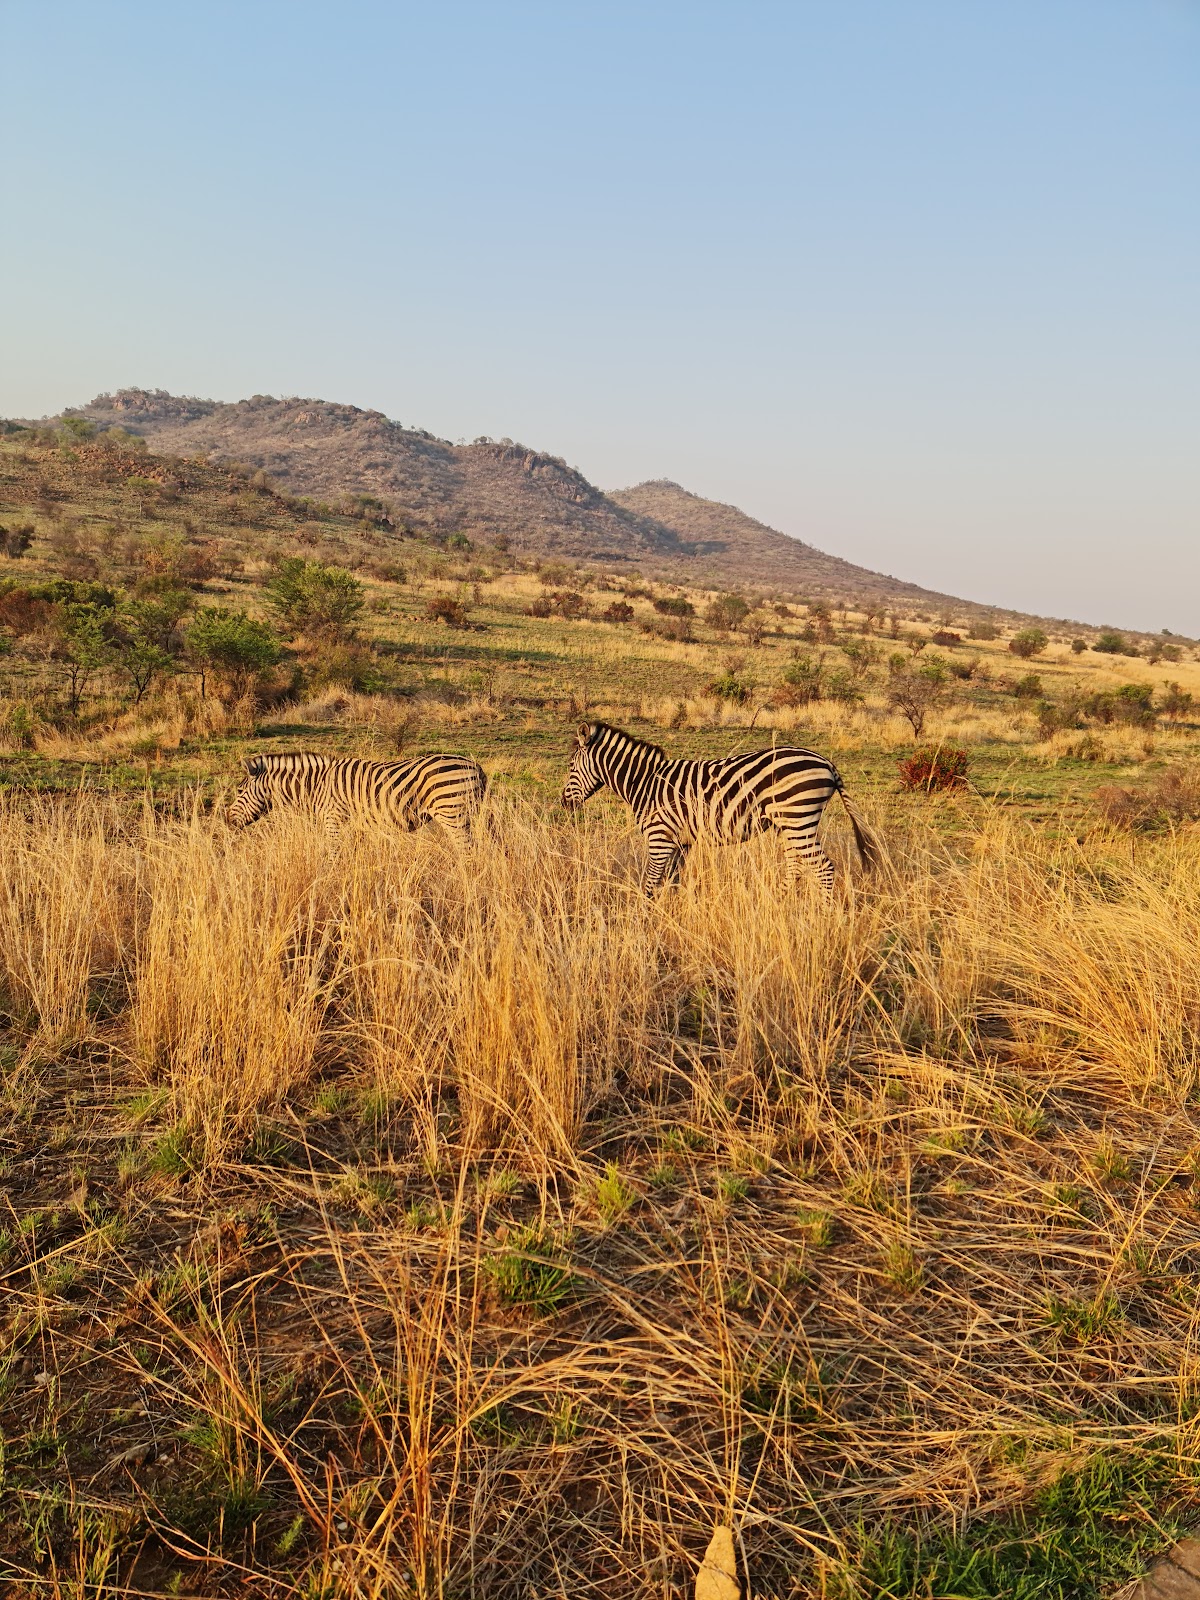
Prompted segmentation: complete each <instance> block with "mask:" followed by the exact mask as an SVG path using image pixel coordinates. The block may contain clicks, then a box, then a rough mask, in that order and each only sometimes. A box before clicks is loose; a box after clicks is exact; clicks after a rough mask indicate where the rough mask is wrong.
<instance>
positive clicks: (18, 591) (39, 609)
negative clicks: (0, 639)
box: [0, 581, 54, 638]
mask: <svg viewBox="0 0 1200 1600" xmlns="http://www.w3.org/2000/svg"><path fill="white" fill-rule="evenodd" d="M53 614H54V602H53V601H52V600H51V599H49V598H48V597H47V596H45V595H44V594H39V593H37V592H35V590H34V589H32V588H27V587H24V586H21V585H17V584H14V583H12V582H11V581H9V582H5V583H0V627H5V628H8V629H10V630H11V631H12V632H13V633H14V634H16V636H17V637H18V638H24V637H26V636H28V635H29V634H32V633H38V632H40V631H41V630H42V629H43V628H45V627H46V626H47V625H48V624H49V622H50V619H51V617H52V616H53Z"/></svg>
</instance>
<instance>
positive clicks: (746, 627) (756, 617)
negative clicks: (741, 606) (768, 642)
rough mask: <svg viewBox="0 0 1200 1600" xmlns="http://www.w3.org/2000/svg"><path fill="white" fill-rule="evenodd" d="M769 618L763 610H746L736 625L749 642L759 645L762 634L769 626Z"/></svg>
mask: <svg viewBox="0 0 1200 1600" xmlns="http://www.w3.org/2000/svg"><path fill="white" fill-rule="evenodd" d="M770 620H771V619H770V618H769V617H768V616H767V613H766V612H765V611H757V610H755V611H748V612H747V613H746V615H745V616H744V617H743V618H742V620H741V622H740V623H739V624H738V626H739V629H740V631H741V632H742V633H744V634H745V635H746V638H747V639H748V640H749V641H750V643H751V644H753V645H759V644H761V643H762V639H763V634H764V633H766V632H767V631H768V629H769V628H770Z"/></svg>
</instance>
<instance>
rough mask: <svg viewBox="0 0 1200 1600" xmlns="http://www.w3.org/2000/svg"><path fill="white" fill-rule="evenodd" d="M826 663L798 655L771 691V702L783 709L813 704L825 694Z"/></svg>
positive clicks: (784, 670) (820, 659) (819, 659)
mask: <svg viewBox="0 0 1200 1600" xmlns="http://www.w3.org/2000/svg"><path fill="white" fill-rule="evenodd" d="M824 675H825V664H824V660H823V659H822V658H818V659H817V660H816V661H814V660H813V658H812V657H811V656H802V655H798V656H796V657H795V659H794V660H793V661H792V662H791V663H790V664H789V665H788V666H786V667H785V668H784V669H783V677H782V681H781V682H780V683H779V684H778V685H777V686H776V687H775V688H774V689H773V690H772V691H771V704H772V705H773V706H777V707H779V708H781V709H785V708H789V707H793V706H807V705H812V704H813V703H814V702H815V701H817V700H820V699H821V697H822V695H823V694H824Z"/></svg>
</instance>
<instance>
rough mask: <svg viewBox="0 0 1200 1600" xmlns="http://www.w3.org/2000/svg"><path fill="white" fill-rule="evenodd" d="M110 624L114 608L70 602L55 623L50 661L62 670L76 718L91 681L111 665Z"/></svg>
mask: <svg viewBox="0 0 1200 1600" xmlns="http://www.w3.org/2000/svg"><path fill="white" fill-rule="evenodd" d="M111 623H112V609H111V607H107V606H100V605H97V604H95V603H93V602H90V601H84V602H82V603H72V602H68V603H67V604H66V605H64V606H63V607H62V610H61V612H60V614H59V616H58V618H57V619H56V622H55V628H54V639H53V643H52V644H51V647H50V659H51V660H52V661H56V662H58V663H59V664H60V665H61V666H62V668H63V672H64V674H65V676H66V681H67V709H68V710H69V711H70V713H71V715H72V716H73V717H77V716H78V715H79V707H80V703H81V702H82V700H83V695H84V691H85V690H86V688H87V686H88V684H89V683H90V682H91V680H92V678H93V677H94V676H95V675H96V673H97V672H100V671H101V670H102V669H103V668H105V667H107V666H109V665H110V664H111V662H112V659H113V646H112V641H111V639H110V637H109V628H110V625H111Z"/></svg>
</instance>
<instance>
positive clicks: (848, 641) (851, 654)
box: [838, 634, 881, 678]
mask: <svg viewBox="0 0 1200 1600" xmlns="http://www.w3.org/2000/svg"><path fill="white" fill-rule="evenodd" d="M838 649H839V650H840V651H841V652H842V654H843V655H844V656H845V657H846V659H847V661H849V663H850V670H851V671H852V672H853V673H854V676H855V677H856V678H865V677H866V676H867V674H868V673H869V672H870V670H871V668H872V667H873V666H874V665H875V664H876V662H877V661H878V660H879V657H880V653H881V652H880V647H879V646H878V645H877V644H876V643H875V642H874V641H873V640H871V639H857V638H855V637H854V635H853V634H851V635H849V636H847V637H846V638H844V639H841V640H840V641H839V642H838Z"/></svg>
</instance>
